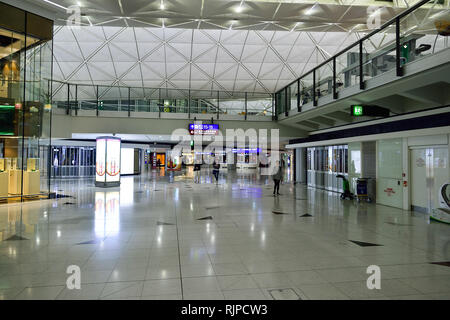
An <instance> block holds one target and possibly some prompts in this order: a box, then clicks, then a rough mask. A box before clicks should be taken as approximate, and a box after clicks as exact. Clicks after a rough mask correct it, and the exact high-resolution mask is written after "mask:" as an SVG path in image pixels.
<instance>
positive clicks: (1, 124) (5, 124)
mask: <svg viewBox="0 0 450 320" xmlns="http://www.w3.org/2000/svg"><path fill="white" fill-rule="evenodd" d="M14 117H15V107H14V106H10V105H0V136H13V135H14Z"/></svg>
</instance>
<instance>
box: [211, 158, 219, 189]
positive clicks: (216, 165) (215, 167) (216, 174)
mask: <svg viewBox="0 0 450 320" xmlns="http://www.w3.org/2000/svg"><path fill="white" fill-rule="evenodd" d="M219 169H220V164H219V163H217V161H214V163H213V172H212V173H213V175H214V178H216V184H217V183H219Z"/></svg>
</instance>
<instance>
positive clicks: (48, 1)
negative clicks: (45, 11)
mask: <svg viewBox="0 0 450 320" xmlns="http://www.w3.org/2000/svg"><path fill="white" fill-rule="evenodd" d="M42 1H44V2H47V3H49V4H51V5H54V6H55V7H58V8H61V9H64V10H66V11H67V8H66V7H63V6H62V5H60V4H57V3H54V2H51V1H50V0H42Z"/></svg>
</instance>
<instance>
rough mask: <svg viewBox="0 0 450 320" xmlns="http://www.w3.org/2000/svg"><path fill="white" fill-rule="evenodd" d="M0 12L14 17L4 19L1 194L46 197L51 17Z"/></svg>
mask: <svg viewBox="0 0 450 320" xmlns="http://www.w3.org/2000/svg"><path fill="white" fill-rule="evenodd" d="M0 12H2V16H4V17H11V18H10V19H1V21H0V199H3V200H7V201H22V200H27V199H39V198H47V197H48V196H49V190H50V188H49V177H48V169H47V168H48V165H49V162H48V159H49V157H48V152H49V145H50V132H51V131H50V122H51V101H50V100H51V87H50V82H49V81H48V80H49V79H51V75H52V72H51V71H52V42H51V39H52V33H53V22H52V21H50V20H47V19H44V18H41V17H39V16H36V15H34V14H31V13H28V12H25V11H22V10H20V9H17V8H15V7H12V6H9V5H6V4H3V3H0ZM45 161H47V163H43V162H45Z"/></svg>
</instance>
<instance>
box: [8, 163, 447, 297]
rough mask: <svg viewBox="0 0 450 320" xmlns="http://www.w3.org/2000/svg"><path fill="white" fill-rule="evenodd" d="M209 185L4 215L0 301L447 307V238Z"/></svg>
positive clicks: (378, 212) (265, 193) (154, 181)
mask: <svg viewBox="0 0 450 320" xmlns="http://www.w3.org/2000/svg"><path fill="white" fill-rule="evenodd" d="M211 177H212V176H211V175H210V173H209V172H208V171H204V172H202V183H201V184H194V183H193V181H192V172H191V171H189V172H188V173H186V174H184V173H179V172H178V173H174V174H173V175H169V174H168V173H167V176H162V175H160V174H159V173H157V172H151V173H149V174H145V175H142V176H139V177H123V178H122V184H121V187H120V188H115V189H114V188H110V189H102V188H95V187H94V183H93V181H92V180H86V179H83V180H61V181H55V183H54V185H53V186H52V191H55V192H57V191H58V190H62V192H63V193H64V194H67V195H73V198H62V199H51V200H45V201H39V202H30V203H24V204H22V205H20V204H7V205H1V206H0V239H2V240H3V241H0V299H244V300H249V299H449V298H450V268H449V267H448V265H446V264H445V262H446V261H447V262H448V261H449V260H450V246H449V243H450V241H449V240H450V238H449V236H450V233H449V229H448V225H444V224H439V223H428V220H427V219H426V217H424V216H423V215H421V214H414V213H411V212H405V211H402V210H398V209H394V208H389V207H386V206H381V205H375V204H366V203H360V204H357V203H356V202H351V201H342V200H340V199H339V195H338V194H335V193H328V192H324V191H320V190H314V189H308V188H306V187H305V186H303V185H296V186H294V185H293V184H291V183H289V182H287V183H284V184H283V185H282V186H281V190H280V191H281V194H282V195H281V196H279V197H273V196H272V191H273V189H272V184H271V180H270V179H269V178H268V177H265V176H259V175H258V174H257V173H254V172H253V173H252V172H247V173H240V174H233V173H231V172H230V173H228V174H227V173H223V174H222V175H221V177H220V179H219V184H218V185H216V184H215V182H214V180H213V179H212V178H211ZM274 212H277V214H274ZM364 244H366V245H364ZM367 244H369V245H367ZM431 262H443V263H441V264H431ZM69 265H77V266H79V267H80V268H81V290H76V289H75V290H69V289H67V288H66V280H67V277H68V274H67V273H66V270H67V267H68V266H69ZM369 265H378V266H380V268H381V289H380V290H377V289H373V290H369V289H368V288H367V286H366V280H367V278H368V276H369V275H368V274H367V273H366V269H367V267H368V266H369Z"/></svg>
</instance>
